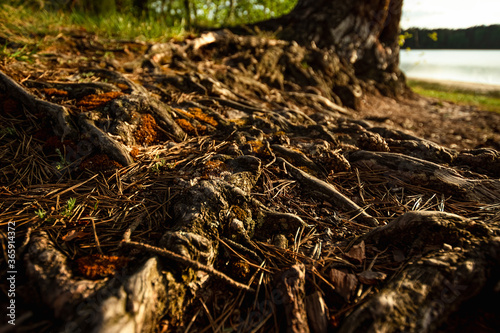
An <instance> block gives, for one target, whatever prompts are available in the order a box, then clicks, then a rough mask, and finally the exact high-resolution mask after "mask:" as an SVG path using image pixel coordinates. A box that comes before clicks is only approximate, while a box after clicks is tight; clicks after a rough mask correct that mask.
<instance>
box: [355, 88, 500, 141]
mask: <svg viewBox="0 0 500 333" xmlns="http://www.w3.org/2000/svg"><path fill="white" fill-rule="evenodd" d="M352 114H353V116H354V117H355V118H357V119H363V120H367V121H370V122H372V123H373V124H374V125H379V126H384V127H388V128H394V129H399V130H403V131H405V132H408V133H412V134H413V135H415V136H418V137H422V138H425V139H427V140H430V141H433V142H436V143H438V144H440V145H442V146H445V147H449V148H453V149H458V150H461V149H474V148H484V147H491V148H495V149H497V150H498V149H500V146H499V145H500V114H498V113H494V112H487V111H482V110H479V109H478V108H477V107H474V106H467V105H457V104H455V103H450V102H446V101H439V100H437V99H434V98H428V97H422V96H418V95H416V96H414V98H406V99H399V100H394V99H391V98H387V97H382V96H367V97H366V98H365V99H363V102H362V107H361V110H360V111H359V112H356V111H353V112H352Z"/></svg>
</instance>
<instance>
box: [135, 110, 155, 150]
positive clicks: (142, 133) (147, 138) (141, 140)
mask: <svg viewBox="0 0 500 333" xmlns="http://www.w3.org/2000/svg"><path fill="white" fill-rule="evenodd" d="M134 136H135V139H136V140H137V143H138V144H141V145H146V146H149V145H151V144H154V143H156V142H158V139H159V138H160V132H159V127H158V124H157V123H156V120H155V118H154V117H153V116H152V115H150V114H144V115H142V116H141V122H140V125H139V127H138V128H137V130H136V131H135V132H134Z"/></svg>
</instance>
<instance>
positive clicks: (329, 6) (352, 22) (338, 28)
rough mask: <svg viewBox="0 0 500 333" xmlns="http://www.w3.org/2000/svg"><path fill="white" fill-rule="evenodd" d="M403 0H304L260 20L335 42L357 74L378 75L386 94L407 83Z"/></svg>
mask: <svg viewBox="0 0 500 333" xmlns="http://www.w3.org/2000/svg"><path fill="white" fill-rule="evenodd" d="M402 6H403V0H374V1H362V0H342V1H341V0H337V1H331V0H321V1H316V0H299V1H298V3H297V5H296V6H295V8H294V9H293V10H292V11H291V12H290V13H289V14H287V15H285V16H282V17H280V18H277V19H272V20H269V21H264V22H261V23H258V24H257V26H258V27H259V28H260V29H264V30H278V29H282V30H281V32H280V34H279V37H281V38H283V39H288V40H295V41H297V42H298V43H299V44H303V45H309V44H311V43H314V44H316V45H317V46H318V47H320V48H333V49H335V51H336V53H337V54H338V55H340V56H341V57H342V58H344V59H345V60H347V61H348V62H349V63H351V64H353V66H354V68H355V70H356V76H358V77H359V78H362V79H364V80H374V81H375V82H376V84H377V88H379V90H381V91H382V92H383V93H385V94H398V93H401V92H402V91H403V89H404V87H405V85H404V76H403V74H402V73H401V71H400V70H399V44H398V35H399V22H400V20H401V13H402Z"/></svg>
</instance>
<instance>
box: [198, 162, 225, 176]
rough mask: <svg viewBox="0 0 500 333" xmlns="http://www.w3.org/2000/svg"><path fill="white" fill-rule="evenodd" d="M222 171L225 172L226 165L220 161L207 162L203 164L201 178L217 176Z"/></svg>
mask: <svg viewBox="0 0 500 333" xmlns="http://www.w3.org/2000/svg"><path fill="white" fill-rule="evenodd" d="M223 171H227V165H226V163H224V162H222V161H208V162H206V163H205V164H204V168H203V176H204V177H205V178H208V177H210V176H219V175H220V173H221V172H223Z"/></svg>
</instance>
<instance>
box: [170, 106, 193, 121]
mask: <svg viewBox="0 0 500 333" xmlns="http://www.w3.org/2000/svg"><path fill="white" fill-rule="evenodd" d="M174 110H175V111H176V112H178V113H180V114H182V115H183V116H185V117H187V118H191V119H194V116H193V115H192V114H191V113H189V112H186V111H184V110H182V109H179V108H174Z"/></svg>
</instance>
